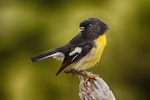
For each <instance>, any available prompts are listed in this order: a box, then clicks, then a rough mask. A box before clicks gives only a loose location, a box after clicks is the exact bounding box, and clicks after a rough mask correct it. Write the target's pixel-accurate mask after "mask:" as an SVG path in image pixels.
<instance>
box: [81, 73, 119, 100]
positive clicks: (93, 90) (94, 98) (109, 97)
mask: <svg viewBox="0 0 150 100" xmlns="http://www.w3.org/2000/svg"><path fill="white" fill-rule="evenodd" d="M87 74H92V73H91V72H87ZM79 80H80V85H79V96H80V99H81V100H116V99H115V96H114V95H113V93H112V91H111V90H110V89H109V86H108V85H107V84H106V82H105V81H104V80H103V79H102V78H100V77H99V76H96V78H95V79H94V80H92V81H90V80H89V81H87V84H86V85H85V80H84V78H83V77H82V76H81V75H79Z"/></svg>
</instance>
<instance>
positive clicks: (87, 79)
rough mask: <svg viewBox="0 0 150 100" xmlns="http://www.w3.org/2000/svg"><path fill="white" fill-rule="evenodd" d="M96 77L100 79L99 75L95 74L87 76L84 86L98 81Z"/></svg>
mask: <svg viewBox="0 0 150 100" xmlns="http://www.w3.org/2000/svg"><path fill="white" fill-rule="evenodd" d="M96 77H99V75H98V74H93V73H88V74H87V75H86V79H85V81H84V85H86V84H87V82H88V81H91V80H96Z"/></svg>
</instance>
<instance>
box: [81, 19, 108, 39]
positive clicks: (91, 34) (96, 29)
mask: <svg viewBox="0 0 150 100" xmlns="http://www.w3.org/2000/svg"><path fill="white" fill-rule="evenodd" d="M107 29H108V26H107V25H106V24H105V23H104V22H102V21H101V20H99V19H97V18H87V19H85V20H83V21H82V22H81V23H80V32H82V33H83V34H84V36H85V37H87V38H92V39H95V38H97V37H98V36H99V35H102V34H104V33H105V31H106V30H107Z"/></svg>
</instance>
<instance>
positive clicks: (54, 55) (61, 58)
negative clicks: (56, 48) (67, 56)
mask: <svg viewBox="0 0 150 100" xmlns="http://www.w3.org/2000/svg"><path fill="white" fill-rule="evenodd" d="M49 57H53V58H55V59H57V60H63V59H64V54H63V53H61V52H57V53H54V54H52V55H50V56H49Z"/></svg>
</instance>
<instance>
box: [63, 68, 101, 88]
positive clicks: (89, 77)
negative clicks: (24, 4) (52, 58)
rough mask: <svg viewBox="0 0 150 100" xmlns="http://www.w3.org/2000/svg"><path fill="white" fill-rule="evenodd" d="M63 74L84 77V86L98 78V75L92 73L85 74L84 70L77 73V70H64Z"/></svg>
mask: <svg viewBox="0 0 150 100" xmlns="http://www.w3.org/2000/svg"><path fill="white" fill-rule="evenodd" d="M64 72H65V73H66V74H69V73H72V74H73V75H75V74H78V75H81V76H84V77H86V79H85V81H84V85H86V84H87V82H88V81H90V80H91V79H94V80H95V79H96V77H98V76H99V75H98V74H93V73H91V72H87V71H85V70H80V71H78V70H75V69H73V68H71V69H66V70H65V71H64Z"/></svg>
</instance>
